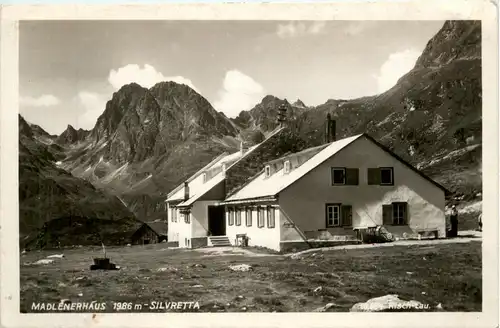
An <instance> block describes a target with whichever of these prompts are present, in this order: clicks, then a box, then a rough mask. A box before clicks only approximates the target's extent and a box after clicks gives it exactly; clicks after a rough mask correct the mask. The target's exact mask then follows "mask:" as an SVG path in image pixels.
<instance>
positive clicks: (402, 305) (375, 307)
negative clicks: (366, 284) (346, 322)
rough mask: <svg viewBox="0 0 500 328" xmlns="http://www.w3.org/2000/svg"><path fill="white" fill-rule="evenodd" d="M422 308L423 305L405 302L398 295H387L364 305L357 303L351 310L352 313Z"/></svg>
mask: <svg viewBox="0 0 500 328" xmlns="http://www.w3.org/2000/svg"><path fill="white" fill-rule="evenodd" d="M422 308H423V304H422V303H420V302H418V301H413V300H412V301H403V300H401V299H399V297H398V295H385V296H381V297H376V298H372V299H370V300H368V301H366V302H364V303H356V304H354V305H353V307H352V308H351V312H381V311H404V310H415V309H422Z"/></svg>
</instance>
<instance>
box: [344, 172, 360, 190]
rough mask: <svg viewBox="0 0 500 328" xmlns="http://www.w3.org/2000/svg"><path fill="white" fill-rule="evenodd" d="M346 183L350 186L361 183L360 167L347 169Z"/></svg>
mask: <svg viewBox="0 0 500 328" xmlns="http://www.w3.org/2000/svg"><path fill="white" fill-rule="evenodd" d="M345 184H346V185H350V186H356V185H358V184H359V169H346V180H345Z"/></svg>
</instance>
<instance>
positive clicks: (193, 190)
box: [165, 128, 283, 206]
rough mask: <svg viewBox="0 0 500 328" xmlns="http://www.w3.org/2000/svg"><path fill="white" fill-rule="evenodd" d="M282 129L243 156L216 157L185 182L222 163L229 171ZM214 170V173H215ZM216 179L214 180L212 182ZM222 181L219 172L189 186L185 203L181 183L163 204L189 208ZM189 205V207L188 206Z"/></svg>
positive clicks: (237, 154)
mask: <svg viewBox="0 0 500 328" xmlns="http://www.w3.org/2000/svg"><path fill="white" fill-rule="evenodd" d="M281 130H283V128H277V129H275V130H274V131H272V132H271V133H270V134H269V136H268V137H267V138H266V139H265V140H264V141H263V142H261V143H259V144H257V145H254V146H252V147H250V148H249V149H248V150H247V151H246V152H244V153H243V154H242V153H241V151H237V152H234V153H232V154H227V153H223V154H222V155H220V156H218V157H216V158H215V159H214V160H213V161H211V162H210V163H209V164H207V165H206V166H204V167H203V168H202V169H200V170H199V171H198V172H196V173H195V174H193V175H192V176H191V177H190V178H189V179H188V180H187V182H188V183H189V182H191V181H193V180H195V179H196V178H197V177H198V176H199V175H200V174H202V173H203V172H207V171H209V170H212V169H216V168H217V167H221V166H222V165H223V164H224V163H226V164H228V166H227V167H226V170H228V169H230V168H231V167H232V166H234V165H236V164H237V163H238V162H239V161H240V160H242V159H243V158H245V157H246V156H248V155H249V154H251V153H252V152H253V151H254V150H255V149H257V148H258V147H259V146H260V145H262V144H263V143H264V142H266V140H268V139H269V138H271V137H272V136H274V135H276V134H277V133H279V132H280V131H281ZM217 171H218V170H216V171H215V172H217ZM214 179H216V180H214ZM222 180H224V174H223V172H222V170H220V172H217V174H215V175H214V176H213V177H212V178H211V179H210V180H208V181H206V182H205V183H202V184H197V185H195V186H193V185H189V193H190V195H192V196H190V198H189V199H188V200H187V201H184V193H183V190H184V183H181V184H180V185H179V186H177V187H176V188H175V189H174V190H172V191H171V192H170V193H169V194H168V195H167V199H166V200H165V202H174V201H181V202H182V203H181V204H179V205H178V206H189V205H191V204H192V203H194V202H195V201H196V200H197V199H198V198H200V197H201V196H203V195H204V194H205V193H207V192H208V191H210V189H211V188H213V187H215V186H216V185H217V184H219V183H220V182H221V181H222ZM207 188H209V189H207ZM188 204H189V205H188Z"/></svg>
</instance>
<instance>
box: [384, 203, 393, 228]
mask: <svg viewBox="0 0 500 328" xmlns="http://www.w3.org/2000/svg"><path fill="white" fill-rule="evenodd" d="M382 221H383V225H391V224H392V205H382Z"/></svg>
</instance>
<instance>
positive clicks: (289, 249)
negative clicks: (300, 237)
mask: <svg viewBox="0 0 500 328" xmlns="http://www.w3.org/2000/svg"><path fill="white" fill-rule="evenodd" d="M359 244H361V242H360V241H359V240H342V241H339V240H309V241H307V242H305V241H292V242H281V243H280V251H281V252H282V253H295V252H298V251H303V250H306V249H309V248H321V247H333V246H344V245H359Z"/></svg>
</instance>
